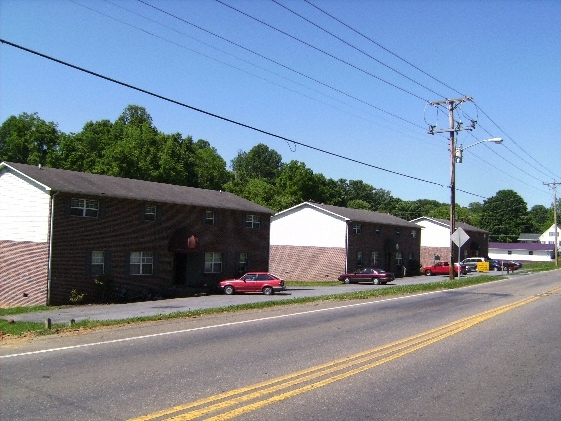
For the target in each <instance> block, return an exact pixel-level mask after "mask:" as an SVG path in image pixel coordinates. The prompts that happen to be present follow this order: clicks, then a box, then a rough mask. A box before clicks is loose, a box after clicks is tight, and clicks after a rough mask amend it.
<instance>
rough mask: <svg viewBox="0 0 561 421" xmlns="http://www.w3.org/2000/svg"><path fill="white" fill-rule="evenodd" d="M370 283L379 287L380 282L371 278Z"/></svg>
mask: <svg viewBox="0 0 561 421" xmlns="http://www.w3.org/2000/svg"><path fill="white" fill-rule="evenodd" d="M372 283H373V284H374V285H380V280H379V279H378V278H372Z"/></svg>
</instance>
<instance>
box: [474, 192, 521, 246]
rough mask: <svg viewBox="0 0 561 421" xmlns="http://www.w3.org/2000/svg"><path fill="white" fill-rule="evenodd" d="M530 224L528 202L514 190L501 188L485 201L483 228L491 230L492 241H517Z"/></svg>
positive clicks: (482, 217) (482, 214) (482, 218)
mask: <svg viewBox="0 0 561 421" xmlns="http://www.w3.org/2000/svg"><path fill="white" fill-rule="evenodd" d="M528 226H529V225H528V207H527V204H526V202H525V201H524V199H522V197H520V196H519V195H518V193H516V192H515V191H514V190H500V191H498V192H497V194H496V195H495V196H493V197H491V198H489V199H487V200H485V201H484V202H483V207H482V212H481V228H483V229H485V230H487V231H489V233H490V234H489V236H490V240H491V241H498V242H504V243H512V242H515V241H516V239H517V238H518V237H519V236H520V233H522V232H527V231H528Z"/></svg>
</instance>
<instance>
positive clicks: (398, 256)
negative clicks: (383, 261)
mask: <svg viewBox="0 0 561 421" xmlns="http://www.w3.org/2000/svg"><path fill="white" fill-rule="evenodd" d="M395 264H396V265H402V264H403V253H402V252H401V251H397V252H396V253H395Z"/></svg>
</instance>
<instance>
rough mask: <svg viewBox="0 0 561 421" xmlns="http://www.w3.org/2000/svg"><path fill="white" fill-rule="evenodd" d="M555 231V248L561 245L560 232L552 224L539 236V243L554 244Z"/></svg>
mask: <svg viewBox="0 0 561 421" xmlns="http://www.w3.org/2000/svg"><path fill="white" fill-rule="evenodd" d="M555 231H557V242H558V243H557V246H559V245H561V230H560V229H559V226H557V227H556V226H555V224H552V225H551V227H549V229H547V230H545V231H544V232H543V234H542V235H540V243H542V244H555Z"/></svg>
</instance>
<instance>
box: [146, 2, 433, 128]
mask: <svg viewBox="0 0 561 421" xmlns="http://www.w3.org/2000/svg"><path fill="white" fill-rule="evenodd" d="M137 1H138V2H140V3H142V4H144V5H146V6H148V7H151V8H153V9H155V10H158V11H159V12H161V13H164V14H166V15H168V16H171V17H173V18H175V19H177V20H179V21H181V22H184V23H186V24H188V25H191V26H193V27H194V28H197V29H199V30H201V31H203V32H206V33H207V34H210V35H212V36H214V37H217V38H219V39H221V40H223V41H226V42H228V43H230V44H232V45H235V46H236V47H238V48H241V49H242V50H244V51H247V52H249V53H251V54H255V55H256V56H258V57H261V58H262V59H264V60H267V61H269V62H271V63H273V64H276V65H277V66H280V67H282V68H284V69H287V70H289V71H291V72H293V73H296V74H297V75H300V76H302V77H304V78H306V79H309V80H311V81H313V82H315V83H318V84H320V85H322V86H325V87H326V88H328V89H331V90H333V91H335V92H337V93H340V94H341V95H345V96H346V97H349V98H351V99H354V100H355V101H358V102H360V103H362V104H364V105H367V106H369V107H372V108H374V109H376V110H378V111H381V112H383V113H385V114H387V115H390V116H392V117H394V118H397V119H398V120H401V121H404V122H405V123H408V124H411V125H413V126H415V127H419V128H421V129H424V127H423V126H420V125H418V124H416V123H413V122H411V121H409V120H407V119H405V118H403V117H399V116H398V115H396V114H393V113H391V112H389V111H386V110H384V109H382V108H380V107H377V106H376V105H373V104H371V103H369V102H367V101H364V100H362V99H359V98H357V97H355V96H353V95H351V94H348V93H346V92H344V91H342V90H340V89H337V88H335V87H333V86H331V85H328V84H327V83H324V82H321V81H320V80H318V79H315V78H313V77H311V76H308V75H306V74H304V73H302V72H300V71H298V70H295V69H293V68H291V67H289V66H287V65H285V64H282V63H279V62H278V61H275V60H273V59H271V58H269V57H267V56H265V55H263V54H260V53H258V52H256V51H253V50H251V49H249V48H247V47H244V46H243V45H240V44H238V43H236V42H234V41H231V40H229V39H227V38H225V37H223V36H221V35H218V34H215V33H214V32H211V31H209V30H207V29H205V28H202V27H201V26H199V25H196V24H194V23H191V22H189V21H187V20H185V19H183V18H180V17H179V16H176V15H174V14H172V13H170V12H167V11H166V10H163V9H161V8H159V7H156V6H154V5H152V4H150V3H147V2H145V1H143V0H137ZM421 99H422V98H421ZM423 101H424V100H423Z"/></svg>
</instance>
